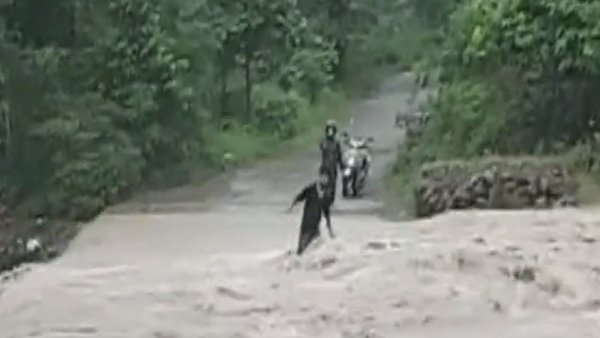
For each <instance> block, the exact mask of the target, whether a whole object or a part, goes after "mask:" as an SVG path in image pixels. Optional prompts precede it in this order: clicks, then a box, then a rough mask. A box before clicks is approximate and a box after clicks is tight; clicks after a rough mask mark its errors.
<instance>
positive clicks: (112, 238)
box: [0, 75, 600, 338]
mask: <svg viewBox="0 0 600 338" xmlns="http://www.w3.org/2000/svg"><path fill="white" fill-rule="evenodd" d="M411 85H412V79H411V78H410V77H408V76H406V75H399V76H397V77H393V78H391V79H390V80H389V81H387V82H386V83H385V84H384V85H383V86H382V89H381V90H380V92H379V93H378V94H377V95H376V96H375V97H373V98H371V99H368V100H365V101H363V102H360V103H359V104H357V105H356V106H355V110H356V111H355V112H354V114H353V123H352V126H351V127H349V128H350V132H356V133H359V134H364V135H365V136H374V137H375V140H376V146H375V155H374V161H375V162H374V168H373V180H372V181H371V182H372V184H371V185H370V186H369V190H368V193H367V196H365V198H362V199H357V200H343V199H341V198H338V199H337V201H336V204H335V208H334V214H333V227H334V230H335V231H336V232H337V234H338V236H339V238H338V239H336V240H334V241H331V240H328V239H327V238H325V239H323V240H321V242H320V243H318V244H317V245H316V246H315V247H313V248H312V249H310V250H309V252H308V253H307V254H306V256H304V257H302V258H296V257H293V256H290V255H289V254H288V250H291V249H293V248H294V246H295V243H296V238H297V231H298V225H299V221H300V211H301V208H297V209H296V212H294V213H293V214H290V215H288V214H284V212H283V211H284V210H285V208H286V207H287V206H288V205H289V203H290V201H291V199H292V197H293V196H294V194H295V193H296V192H297V191H298V189H300V188H301V187H302V186H303V185H304V184H306V183H307V182H309V181H310V180H312V179H313V178H314V173H315V172H316V169H317V165H318V153H317V145H316V144H315V147H314V149H312V150H308V151H306V152H298V153H294V154H290V155H289V156H287V157H285V158H280V159H277V160H272V161H268V162H265V163H262V164H261V165H259V166H257V167H253V168H246V169H242V170H239V171H237V172H236V173H234V174H233V175H232V176H229V177H219V178H216V179H214V180H212V181H211V182H208V183H206V184H203V185H198V186H196V185H190V186H186V187H183V188H179V189H175V190H173V191H168V192H163V193H160V194H153V195H149V196H147V197H146V198H145V199H142V200H137V201H132V202H129V203H126V204H124V205H121V206H118V207H115V208H113V209H112V210H111V211H110V212H108V213H106V214H105V215H103V216H101V217H99V218H98V220H96V221H95V222H94V223H93V224H90V225H89V226H87V227H86V228H85V229H84V231H82V233H81V234H80V235H79V236H78V238H77V239H76V240H75V241H74V242H73V244H72V245H71V247H70V249H69V250H68V251H67V253H66V254H65V255H64V256H62V257H61V258H59V259H57V260H56V261H54V262H52V263H50V264H45V265H37V266H32V267H31V271H30V272H28V273H26V274H23V275H21V276H17V277H16V280H14V281H10V282H8V283H5V284H4V285H3V286H2V287H0V292H1V294H0V338H23V337H56V338H76V337H77V338H83V337H102V338H113V337H114V338H137V337H140V338H142V337H144V338H167V337H168V338H184V337H185V338H187V337H190V338H200V337H207V338H220V337H224V338H225V337H231V338H232V337H238V338H242V337H257V338H258V337H261V338H266V337H269V338H270V337H272V338H286V337H307V338H308V337H328V338H329V337H331V338H338V337H340V338H342V337H344V338H354V337H356V338H358V337H361V338H365V337H392V338H395V337H400V336H403V337H450V338H453V337H456V338H459V337H460V338H465V337H477V338H479V337H503V338H504V337H523V338H525V337H527V338H531V337H547V338H550V337H552V338H554V337H556V338H558V337H561V338H562V337H567V336H569V337H573V338H579V337H598V332H600V324H599V323H600V312H599V310H600V263H599V262H598V257H600V245H599V242H598V241H600V213H598V212H597V211H594V210H587V211H586V210H582V211H575V210H562V211H553V212H548V211H546V212H534V211H529V212H481V213H476V212H470V213H452V214H448V215H444V216H441V217H438V218H436V219H432V220H426V221H419V222H405V223H393V222H390V221H386V220H385V219H383V218H381V217H380V216H381V215H382V213H383V212H382V210H384V209H386V208H384V207H383V206H384V201H383V199H382V197H381V196H382V194H381V191H382V188H383V187H382V184H383V183H382V181H381V180H380V178H381V177H382V176H383V175H384V173H385V170H386V168H387V167H388V166H389V165H390V164H391V163H392V162H393V159H394V148H395V146H396V145H397V143H398V142H400V141H401V138H402V133H401V132H400V131H399V130H398V129H396V128H395V127H394V123H393V122H394V115H395V113H396V112H397V111H398V110H400V109H404V108H406V105H407V100H408V96H409V93H410V87H411ZM391 209H393V208H391ZM139 210H145V211H146V212H138V211H139ZM397 212H401V210H397Z"/></svg>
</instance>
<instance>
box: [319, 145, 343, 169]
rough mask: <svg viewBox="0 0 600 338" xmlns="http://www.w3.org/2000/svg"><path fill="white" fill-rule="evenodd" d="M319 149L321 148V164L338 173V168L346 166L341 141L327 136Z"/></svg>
mask: <svg viewBox="0 0 600 338" xmlns="http://www.w3.org/2000/svg"><path fill="white" fill-rule="evenodd" d="M319 149H320V150H321V165H323V166H325V167H326V168H329V169H330V170H333V173H334V174H337V169H338V168H340V169H341V168H343V167H344V163H343V161H342V146H341V145H340V142H338V141H337V140H335V139H328V138H326V139H324V140H323V141H321V143H320V144H319Z"/></svg>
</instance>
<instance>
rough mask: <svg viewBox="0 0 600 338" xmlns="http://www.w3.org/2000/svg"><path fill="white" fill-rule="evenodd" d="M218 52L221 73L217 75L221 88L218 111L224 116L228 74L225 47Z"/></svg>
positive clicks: (225, 112)
mask: <svg viewBox="0 0 600 338" xmlns="http://www.w3.org/2000/svg"><path fill="white" fill-rule="evenodd" d="M219 54H220V55H219V57H220V59H221V74H220V75H219V77H220V79H219V80H220V82H221V89H220V93H219V105H220V107H219V112H220V113H221V116H225V115H226V114H227V84H228V83H227V82H228V81H227V77H228V75H229V68H228V62H227V58H226V57H227V56H226V51H225V49H223V50H221V52H220V53H219Z"/></svg>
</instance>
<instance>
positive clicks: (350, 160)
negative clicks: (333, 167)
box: [348, 157, 356, 166]
mask: <svg viewBox="0 0 600 338" xmlns="http://www.w3.org/2000/svg"><path fill="white" fill-rule="evenodd" d="M355 162H356V160H355V159H354V157H350V158H349V159H348V165H349V166H353V165H354V163H355Z"/></svg>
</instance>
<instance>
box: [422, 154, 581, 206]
mask: <svg viewBox="0 0 600 338" xmlns="http://www.w3.org/2000/svg"><path fill="white" fill-rule="evenodd" d="M577 190H578V183H577V181H576V178H575V175H574V173H573V170H571V169H570V168H568V167H567V166H565V165H563V164H561V163H560V161H559V160H554V159H542V160H540V159H535V158H516V159H514V158H513V159H502V158H491V159H485V160H481V161H478V162H459V161H454V162H435V163H429V164H426V165H424V166H423V167H422V168H421V171H420V174H419V178H418V183H417V184H416V187H415V190H414V194H415V203H416V205H415V209H416V215H417V217H428V216H432V215H435V214H438V213H441V212H444V211H446V210H452V209H470V208H481V209H523V208H551V207H562V206H574V205H576V204H577V199H576V195H577Z"/></svg>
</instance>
